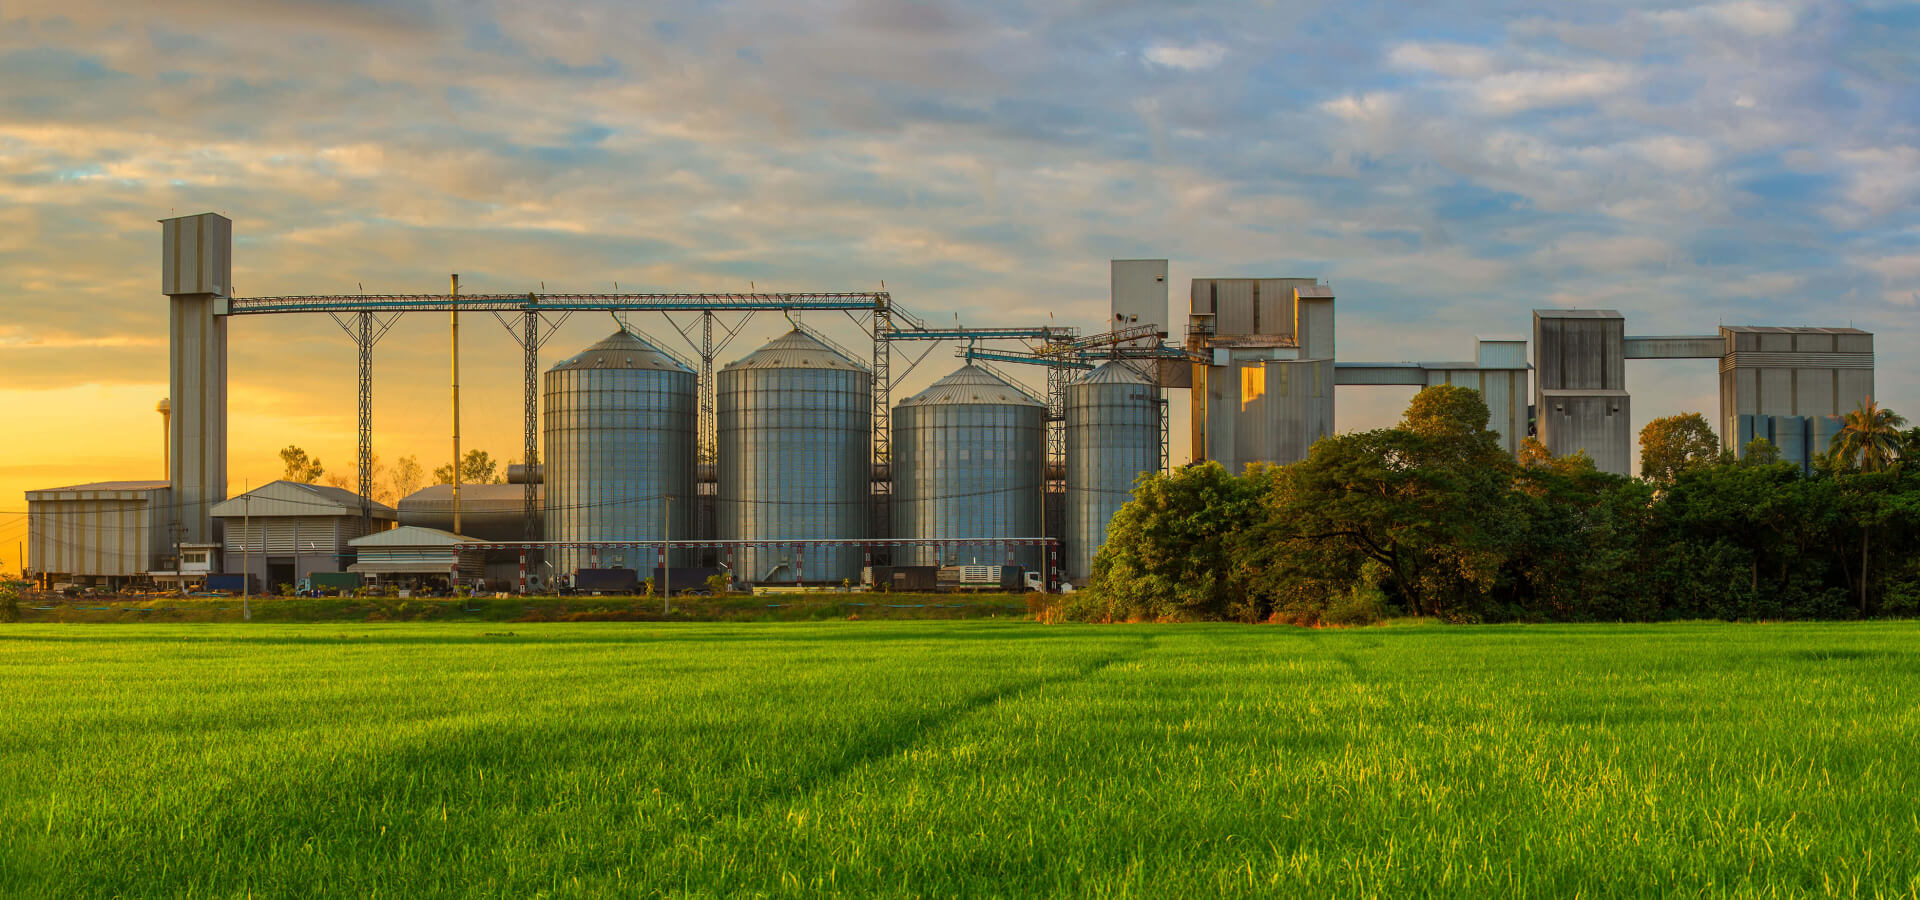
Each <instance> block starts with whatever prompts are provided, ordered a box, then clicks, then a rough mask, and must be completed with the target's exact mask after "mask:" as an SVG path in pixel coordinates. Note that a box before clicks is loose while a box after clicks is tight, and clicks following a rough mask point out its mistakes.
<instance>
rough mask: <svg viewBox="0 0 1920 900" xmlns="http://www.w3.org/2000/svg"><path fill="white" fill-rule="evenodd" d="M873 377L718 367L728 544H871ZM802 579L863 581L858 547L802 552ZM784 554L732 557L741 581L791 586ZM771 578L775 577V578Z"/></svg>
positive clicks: (719, 515)
mask: <svg viewBox="0 0 1920 900" xmlns="http://www.w3.org/2000/svg"><path fill="white" fill-rule="evenodd" d="M872 392H873V376H872V375H871V374H869V373H867V372H862V371H852V370H847V369H812V368H799V367H791V368H740V369H722V370H721V371H720V373H719V376H718V378H716V379H715V398H714V399H715V403H716V407H717V408H716V414H717V417H718V420H719V421H718V426H719V428H718V435H717V437H718V450H719V455H720V460H719V462H720V474H719V492H718V494H717V496H716V499H715V503H714V518H715V526H716V528H717V529H718V532H719V537H720V538H722V539H728V540H780V539H831V538H844V539H860V538H865V537H867V536H868V532H867V528H868V519H869V516H868V509H867V505H868V489H869V473H870V472H871V470H872V457H871V455H870V454H871V452H872V451H871V443H870V442H871V437H870V423H871V422H872V420H873V400H872V395H873V394H872ZM798 562H799V567H800V569H801V573H800V574H801V578H802V580H804V581H809V582H840V581H843V580H845V581H853V582H858V581H859V580H860V566H861V564H862V558H861V551H860V549H859V548H857V547H848V548H839V549H833V550H827V549H819V548H815V549H803V550H802V551H801V558H800V559H799V560H798ZM795 563H796V560H795V559H794V551H793V550H792V549H790V548H786V547H762V548H748V549H743V550H739V551H736V553H735V555H734V563H733V567H734V572H735V573H736V577H738V578H740V579H742V580H744V581H749V582H752V583H755V584H760V583H780V582H791V581H793V580H794V568H795ZM769 576H771V579H770V578H769Z"/></svg>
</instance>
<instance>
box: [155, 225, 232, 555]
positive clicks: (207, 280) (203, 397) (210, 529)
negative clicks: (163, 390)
mask: <svg viewBox="0 0 1920 900" xmlns="http://www.w3.org/2000/svg"><path fill="white" fill-rule="evenodd" d="M160 229H161V231H160V293H163V294H166V295H167V297H168V299H169V306H170V307H171V313H172V315H171V323H170V327H169V334H170V336H171V339H170V340H169V342H168V346H169V347H170V349H169V351H168V353H167V373H168V376H167V384H168V390H169V400H170V401H171V402H172V406H173V429H172V434H171V435H170V436H169V437H168V439H167V441H168V449H169V454H168V455H169V456H170V457H171V458H172V472H171V473H169V477H170V478H171V480H172V482H173V499H172V504H173V510H172V511H171V513H170V514H169V515H168V517H167V518H168V519H169V520H170V521H171V522H173V523H175V524H177V526H178V528H179V532H178V536H177V537H176V538H175V541H176V542H177V543H183V544H205V543H214V542H216V541H218V540H219V539H220V538H219V535H216V534H214V526H213V517H212V515H211V512H212V510H213V505H214V504H215V503H218V502H220V501H222V500H225V499H226V498H227V317H226V303H227V300H228V297H229V296H230V295H231V290H232V281H233V222H232V221H231V220H229V219H228V218H227V217H225V216H222V215H218V214H215V213H201V214H200V215H197V216H180V217H178V218H173V219H161V220H160Z"/></svg>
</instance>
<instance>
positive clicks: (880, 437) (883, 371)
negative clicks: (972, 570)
mask: <svg viewBox="0 0 1920 900" xmlns="http://www.w3.org/2000/svg"><path fill="white" fill-rule="evenodd" d="M892 331H893V304H892V302H891V301H890V300H889V298H888V297H887V295H885V294H880V295H878V296H877V297H876V299H875V301H874V305H873V422H872V423H871V425H872V428H873V475H874V476H875V481H874V482H873V483H876V484H878V485H880V491H879V492H880V496H881V498H882V500H881V502H890V501H891V498H892V496H893V468H892V465H893V342H892V340H890V337H891V334H890V332H892ZM882 471H885V472H886V477H885V478H884V479H881V478H879V475H880V473H881V472H882ZM869 518H872V517H871V516H870V517H869ZM879 518H880V521H881V522H883V523H884V524H885V525H886V527H885V528H883V529H881V530H882V531H884V532H887V533H884V534H877V535H874V537H880V538H884V537H889V536H891V532H892V530H893V529H892V525H893V521H892V516H891V514H889V515H887V516H882V517H879Z"/></svg>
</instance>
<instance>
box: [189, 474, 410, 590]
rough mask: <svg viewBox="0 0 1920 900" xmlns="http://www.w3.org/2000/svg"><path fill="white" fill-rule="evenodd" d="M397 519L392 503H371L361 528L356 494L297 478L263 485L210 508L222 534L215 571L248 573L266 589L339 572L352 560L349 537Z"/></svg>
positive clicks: (379, 527)
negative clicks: (368, 519) (320, 573)
mask: <svg viewBox="0 0 1920 900" xmlns="http://www.w3.org/2000/svg"><path fill="white" fill-rule="evenodd" d="M397 517H398V516H397V514H396V513H395V512H394V510H393V508H392V507H389V506H385V505H382V504H379V503H375V504H373V508H372V515H371V527H367V526H366V525H363V521H364V520H363V519H362V518H361V516H360V495H358V494H355V493H354V492H352V491H349V490H345V489H343V488H337V487H328V486H327V485H323V484H302V483H300V482H297V481H274V482H270V483H268V484H263V485H261V486H259V487H257V488H254V489H253V490H251V491H248V492H246V493H244V494H241V495H240V496H238V497H234V498H232V499H230V500H224V501H221V502H220V503H217V504H215V505H214V507H213V518H214V521H215V522H218V523H219V524H220V527H221V529H222V533H223V534H224V535H225V539H224V541H223V542H222V543H221V545H220V547H221V563H220V565H221V569H220V571H221V572H223V573H227V574H241V573H245V574H247V575H250V576H252V578H253V583H254V584H255V585H259V586H261V587H262V589H263V590H265V591H266V592H268V593H271V592H273V591H274V590H275V589H277V588H278V587H279V586H280V585H283V584H287V585H291V584H297V583H298V582H299V581H300V579H302V578H305V577H307V576H308V575H311V574H313V573H315V572H345V571H347V567H348V566H350V565H352V564H353V562H354V554H353V547H352V543H351V542H352V541H353V539H354V538H358V537H361V536H363V535H365V534H366V533H367V532H368V531H373V532H376V533H377V532H380V531H384V530H386V529H389V528H392V527H393V523H394V521H395V520H396V519H397Z"/></svg>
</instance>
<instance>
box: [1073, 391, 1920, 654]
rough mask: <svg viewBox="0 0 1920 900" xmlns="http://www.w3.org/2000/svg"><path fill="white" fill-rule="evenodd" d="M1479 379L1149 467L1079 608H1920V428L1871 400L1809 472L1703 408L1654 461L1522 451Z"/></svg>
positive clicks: (1474, 612) (1472, 612)
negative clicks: (1256, 443)
mask: <svg viewBox="0 0 1920 900" xmlns="http://www.w3.org/2000/svg"><path fill="white" fill-rule="evenodd" d="M1488 419H1489V416H1488V411H1487V407H1486V404H1485V402H1484V401H1482V399H1481V398H1480V395H1479V393H1478V392H1477V391H1473V390H1470V389H1466V388H1461V387H1457V386H1451V385H1447V386H1440V387H1432V388H1427V389H1425V390H1423V391H1421V392H1420V394H1419V395H1418V396H1416V397H1415V398H1414V399H1413V402H1412V403H1411V405H1409V407H1408V408H1407V412H1406V415H1405V417H1404V418H1403V420H1402V421H1401V422H1400V424H1399V425H1398V426H1396V427H1393V428H1383V429H1378V430H1374V431H1364V432H1353V433H1348V434H1340V435H1335V436H1332V437H1328V438H1325V439H1323V440H1321V441H1319V442H1318V443H1316V444H1314V446H1313V448H1312V450H1311V451H1310V452H1309V455H1308V457H1307V459H1305V460H1303V461H1301V462H1299V463H1295V464H1292V465H1286V466H1254V467H1250V468H1249V470H1248V471H1247V472H1246V473H1245V474H1242V475H1234V474H1231V473H1229V472H1227V471H1226V470H1225V469H1223V468H1221V466H1220V465H1219V464H1217V463H1212V462H1207V463H1200V464H1196V465H1193V466H1189V467H1187V468H1185V469H1182V470H1180V471H1177V472H1175V473H1173V474H1171V475H1166V474H1161V473H1157V472H1156V473H1149V474H1147V475H1144V476H1142V478H1141V480H1140V482H1139V483H1138V485H1137V486H1136V490H1135V493H1134V497H1133V499H1132V500H1130V501H1129V502H1128V503H1127V504H1126V505H1125V506H1124V507H1122V508H1121V510H1120V512H1119V513H1118V514H1117V515H1116V516H1115V517H1114V520H1113V523H1112V526H1111V529H1110V535H1109V537H1108V540H1107V543H1106V545H1105V546H1103V547H1102V548H1101V550H1100V552H1099V553H1098V555H1097V556H1096V557H1095V560H1094V564H1093V573H1092V578H1091V580H1090V583H1089V584H1088V585H1087V587H1086V589H1085V590H1083V591H1081V592H1080V593H1078V594H1075V595H1072V596H1071V597H1070V598H1068V599H1067V601H1066V606H1065V607H1064V608H1063V609H1062V613H1063V614H1064V615H1065V616H1066V617H1068V618H1076V619H1082V620H1095V621H1129V620H1199V619H1227V620H1238V621H1281V622H1293V623H1298V624H1307V625H1312V624H1342V623H1361V622H1368V621H1374V620H1377V619H1379V618H1381V617H1383V616H1390V615H1415V616H1431V617H1436V618H1440V619H1444V620H1447V621H1452V622H1502V621H1621V620H1628V621H1656V620H1666V619H1699V618H1709V619H1783V618H1848V617H1868V616H1891V615H1912V614H1914V613H1916V612H1920V464H1903V460H1920V428H1917V429H1913V430H1910V431H1905V432H1902V431H1900V430H1899V427H1900V426H1902V425H1904V424H1905V422H1904V421H1903V420H1902V419H1900V417H1899V416H1897V415H1894V414H1893V413H1891V412H1889V411H1887V410H1882V409H1879V408H1878V407H1877V406H1874V405H1873V404H1872V403H1871V402H1869V403H1867V404H1864V405H1863V406H1862V408H1861V409H1860V410H1859V411H1856V412H1854V413H1850V414H1849V415H1847V416H1846V417H1844V418H1843V421H1842V430H1841V432H1840V433H1839V434H1838V435H1837V436H1836V437H1835V439H1834V442H1833V445H1832V448H1831V450H1830V452H1827V453H1825V454H1823V455H1822V456H1821V458H1819V459H1818V460H1817V461H1816V464H1815V465H1814V467H1813V470H1812V471H1811V472H1810V473H1808V472H1805V471H1803V470H1802V468H1801V466H1799V465H1798V464H1795V463H1791V462H1780V461H1778V455H1777V453H1776V452H1775V451H1774V448H1773V447H1771V445H1769V444H1767V443H1766V442H1765V441H1764V440H1761V441H1755V442H1754V443H1753V444H1750V445H1748V446H1747V447H1746V448H1744V450H1743V453H1742V454H1741V455H1740V456H1739V457H1738V458H1736V457H1735V456H1734V455H1733V454H1723V453H1721V452H1720V451H1719V442H1718V440H1717V439H1716V438H1715V437H1714V435H1713V432H1712V429H1711V428H1710V427H1709V426H1708V425H1707V422H1706V420H1705V419H1704V418H1703V417H1701V416H1699V415H1698V414H1689V415H1685V416H1675V417H1672V418H1669V419H1663V420H1660V421H1657V422H1654V423H1652V424H1650V425H1648V427H1647V428H1646V429H1645V430H1643V432H1642V435H1641V441H1642V467H1641V468H1642V474H1643V477H1641V478H1626V477H1621V476H1616V475H1611V474H1608V473H1604V472H1600V471H1598V470H1597V469H1595V468H1594V466H1593V463H1592V461H1591V460H1590V459H1588V458H1587V457H1586V456H1585V454H1577V455H1575V456H1572V457H1562V458H1555V457H1553V456H1551V455H1550V454H1548V453H1547V452H1546V450H1545V448H1544V447H1542V446H1541V445H1540V444H1539V442H1538V441H1535V440H1533V439H1532V438H1528V439H1527V440H1526V442H1525V445H1524V446H1523V448H1522V450H1521V452H1520V454H1519V457H1518V458H1517V459H1516V458H1515V457H1514V456H1513V455H1510V454H1508V453H1507V452H1505V450H1503V449H1502V447H1501V445H1500V442H1499V437H1498V435H1497V434H1495V433H1494V432H1492V431H1489V430H1488V429H1487V424H1488Z"/></svg>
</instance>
